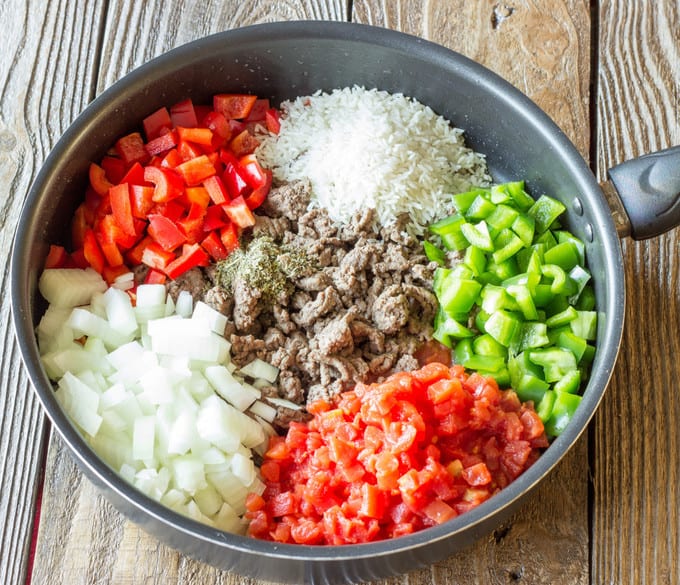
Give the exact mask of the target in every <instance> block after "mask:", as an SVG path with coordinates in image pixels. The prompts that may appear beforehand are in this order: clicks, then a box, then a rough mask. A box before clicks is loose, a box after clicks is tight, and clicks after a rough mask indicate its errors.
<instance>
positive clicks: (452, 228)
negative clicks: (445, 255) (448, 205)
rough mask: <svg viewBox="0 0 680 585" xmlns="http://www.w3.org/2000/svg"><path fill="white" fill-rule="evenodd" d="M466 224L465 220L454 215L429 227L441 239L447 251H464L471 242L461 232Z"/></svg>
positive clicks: (456, 214) (460, 216) (458, 215)
mask: <svg viewBox="0 0 680 585" xmlns="http://www.w3.org/2000/svg"><path fill="white" fill-rule="evenodd" d="M464 223H465V218H464V217H463V216H462V215H460V214H458V213H454V214H453V215H449V216H448V217H445V218H443V219H440V220H439V221H438V222H436V223H433V224H432V225H431V226H429V228H428V229H429V230H430V231H431V232H432V233H433V234H436V235H438V236H439V237H440V239H441V241H442V244H444V247H445V248H446V249H447V250H464V249H465V248H466V247H467V246H469V242H468V241H467V240H466V239H465V236H464V235H463V233H462V232H461V229H460V228H461V226H462V225H463V224H464Z"/></svg>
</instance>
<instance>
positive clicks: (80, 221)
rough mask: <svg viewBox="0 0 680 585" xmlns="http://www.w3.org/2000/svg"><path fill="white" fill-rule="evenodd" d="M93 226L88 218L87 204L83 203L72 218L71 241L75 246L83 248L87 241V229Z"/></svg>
mask: <svg viewBox="0 0 680 585" xmlns="http://www.w3.org/2000/svg"><path fill="white" fill-rule="evenodd" d="M89 227H91V225H90V223H89V222H88V221H87V218H86V209H85V204H83V203H81V204H80V205H79V206H78V207H77V209H76V210H75V212H74V214H73V219H72V220H71V243H72V244H73V247H74V248H76V249H77V248H82V247H83V244H84V243H85V231H86V230H87V229H88V228H89Z"/></svg>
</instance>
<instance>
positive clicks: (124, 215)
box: [109, 167, 141, 236]
mask: <svg viewBox="0 0 680 585" xmlns="http://www.w3.org/2000/svg"><path fill="white" fill-rule="evenodd" d="M140 168H141V167H140ZM109 198H110V199H111V211H112V212H113V217H114V219H115V220H116V223H117V224H118V226H119V227H120V229H121V230H122V231H123V233H125V234H127V235H129V236H134V235H136V234H135V224H134V221H133V218H132V205H131V203H130V189H129V187H128V184H127V183H121V184H120V185H116V186H115V187H111V189H109Z"/></svg>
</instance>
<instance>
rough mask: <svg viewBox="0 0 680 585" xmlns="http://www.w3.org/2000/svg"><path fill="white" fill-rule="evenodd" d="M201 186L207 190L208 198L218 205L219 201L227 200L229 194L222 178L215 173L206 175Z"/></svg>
mask: <svg viewBox="0 0 680 585" xmlns="http://www.w3.org/2000/svg"><path fill="white" fill-rule="evenodd" d="M203 186H204V187H205V190H206V191H207V192H208V195H209V196H210V199H211V200H212V202H213V203H215V204H217V205H219V204H220V203H226V202H227V201H229V194H228V193H227V188H226V186H225V185H224V182H223V181H222V179H220V178H219V177H218V176H217V175H213V176H212V177H208V178H207V179H205V180H204V181H203Z"/></svg>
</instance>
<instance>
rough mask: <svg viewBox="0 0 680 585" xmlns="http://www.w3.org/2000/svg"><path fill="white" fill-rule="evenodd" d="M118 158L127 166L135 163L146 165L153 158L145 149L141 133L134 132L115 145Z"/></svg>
mask: <svg viewBox="0 0 680 585" xmlns="http://www.w3.org/2000/svg"><path fill="white" fill-rule="evenodd" d="M115 148H116V152H117V153H118V156H119V157H120V158H121V159H122V160H123V162H124V163H125V164H126V165H131V164H132V163H134V162H139V163H142V164H144V163H146V162H147V161H148V160H149V159H150V158H151V156H150V155H149V153H148V152H146V148H144V140H143V139H142V135H141V134H140V133H139V132H132V133H131V134H128V135H127V136H123V137H122V138H120V139H119V140H118V141H117V142H116V145H115Z"/></svg>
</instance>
